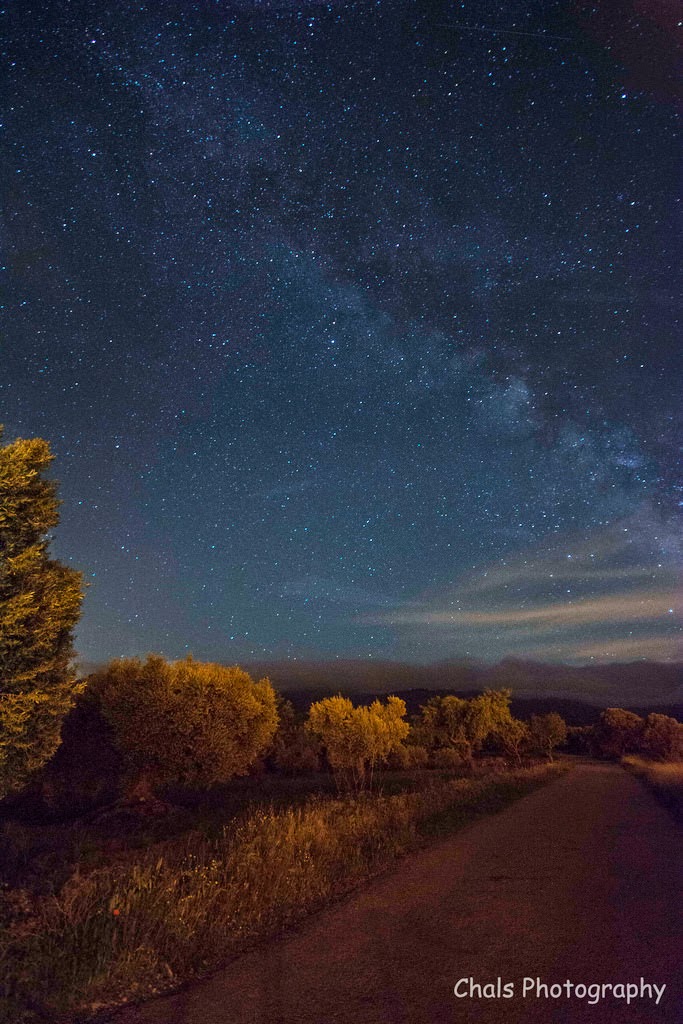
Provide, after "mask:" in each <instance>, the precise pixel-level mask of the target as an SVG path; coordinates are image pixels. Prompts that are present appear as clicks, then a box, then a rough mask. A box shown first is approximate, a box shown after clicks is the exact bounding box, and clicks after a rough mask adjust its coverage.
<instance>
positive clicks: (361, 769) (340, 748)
mask: <svg viewBox="0 0 683 1024" xmlns="http://www.w3.org/2000/svg"><path fill="white" fill-rule="evenodd" d="M405 713H406V706H405V703H404V701H402V700H401V699H400V698H399V697H388V698H387V702H386V704H382V703H381V702H380V701H378V700H375V701H373V703H372V704H371V705H370V707H354V706H353V704H352V703H351V701H350V700H349V699H348V698H347V697H341V696H337V697H326V698H325V699H324V700H319V701H316V702H315V703H314V704H312V705H311V708H310V711H309V713H308V721H307V723H306V728H307V729H308V730H309V732H311V733H312V734H313V735H314V736H316V737H317V738H318V739H319V740H320V742H321V743H322V744H323V746H324V747H325V752H326V754H327V760H328V762H329V764H330V767H331V768H332V770H333V772H334V774H335V776H336V778H337V783H338V785H339V787H340V788H342V787H347V788H350V789H353V790H355V791H359V790H362V789H364V788H365V786H366V784H367V783H368V782H370V783H371V782H372V773H373V770H374V768H375V767H376V766H377V764H378V763H379V762H381V761H382V760H384V759H385V758H387V757H388V756H389V754H390V753H391V752H392V750H394V749H395V748H396V747H398V746H399V745H400V744H401V743H402V742H403V741H404V740H405V738H406V737H407V735H408V731H409V726H408V723H407V722H406V721H405Z"/></svg>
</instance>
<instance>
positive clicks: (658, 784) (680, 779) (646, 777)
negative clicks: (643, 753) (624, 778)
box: [621, 757, 683, 822]
mask: <svg viewBox="0 0 683 1024" xmlns="http://www.w3.org/2000/svg"><path fill="white" fill-rule="evenodd" d="M621 763H622V764H623V766H624V767H625V768H627V769H628V770H629V771H631V772H633V774H634V775H637V776H638V778H640V779H642V780H643V782H644V783H645V785H646V786H647V787H648V788H649V789H651V790H652V792H653V793H654V794H655V796H656V797H658V798H659V800H661V802H662V803H663V804H665V805H666V806H667V807H668V808H669V810H670V811H671V812H672V814H673V815H674V817H676V818H678V820H679V821H681V822H683V762H681V761H645V760H643V758H641V757H624V758H623V759H622V762H621Z"/></svg>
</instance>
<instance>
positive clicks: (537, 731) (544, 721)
mask: <svg viewBox="0 0 683 1024" xmlns="http://www.w3.org/2000/svg"><path fill="white" fill-rule="evenodd" d="M529 735H530V738H531V743H532V745H533V746H534V747H535V748H536V750H538V751H539V753H541V754H545V755H546V757H547V758H548V760H549V761H552V759H553V750H554V749H555V748H556V747H561V746H562V744H563V743H564V742H566V739H567V725H566V723H565V721H564V719H563V718H562V716H561V715H558V714H557V712H556V711H551V712H550V713H549V714H547V715H532V716H531V721H530V723H529Z"/></svg>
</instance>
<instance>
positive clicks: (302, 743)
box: [268, 694, 320, 775]
mask: <svg viewBox="0 0 683 1024" xmlns="http://www.w3.org/2000/svg"><path fill="white" fill-rule="evenodd" d="M277 711H278V719H279V722H278V727H277V732H276V733H275V736H274V738H273V744H272V747H271V750H270V752H269V755H268V763H269V764H270V765H271V766H272V767H274V768H275V770H276V771H278V772H281V773H282V774H283V775H310V774H312V773H313V772H317V771H319V770H320V743H319V742H318V741H317V740H316V739H315V737H314V736H313V735H312V734H311V733H310V732H308V731H307V730H306V728H305V725H304V721H303V719H300V718H299V716H298V715H297V714H296V712H295V710H294V706H293V705H292V703H291V701H289V700H285V699H284V698H283V697H281V696H280V695H279V694H278V695H277Z"/></svg>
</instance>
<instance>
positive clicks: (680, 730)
mask: <svg viewBox="0 0 683 1024" xmlns="http://www.w3.org/2000/svg"><path fill="white" fill-rule="evenodd" d="M642 752H643V753H644V754H645V755H646V756H647V757H652V758H654V759H655V760H658V761H683V723H681V722H678V721H676V719H675V718H670V717H669V716H668V715H657V714H651V715H648V716H647V718H646V719H645V727H644V729H643V736H642Z"/></svg>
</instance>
